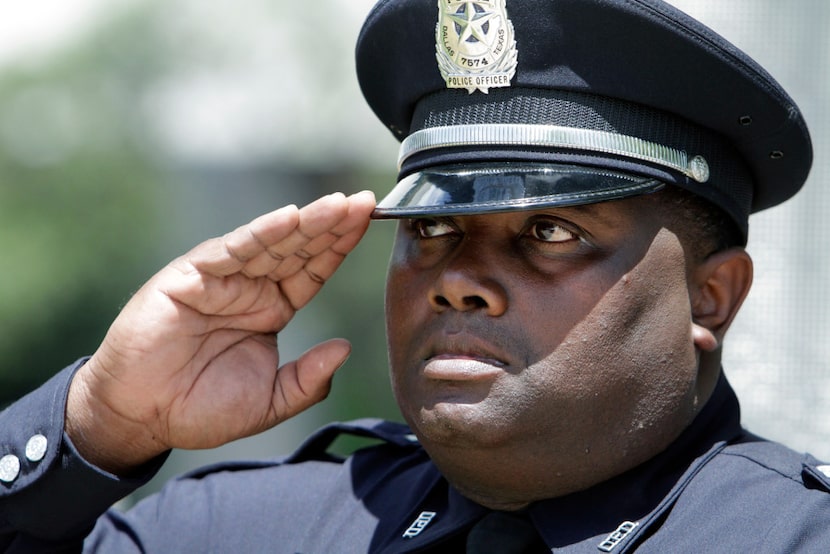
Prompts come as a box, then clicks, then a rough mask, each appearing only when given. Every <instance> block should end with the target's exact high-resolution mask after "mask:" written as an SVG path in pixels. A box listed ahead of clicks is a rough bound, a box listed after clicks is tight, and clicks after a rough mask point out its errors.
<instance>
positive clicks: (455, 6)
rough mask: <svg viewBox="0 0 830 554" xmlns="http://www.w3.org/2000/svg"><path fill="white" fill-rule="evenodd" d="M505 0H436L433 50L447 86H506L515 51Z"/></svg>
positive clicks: (515, 60)
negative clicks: (436, 22)
mask: <svg viewBox="0 0 830 554" xmlns="http://www.w3.org/2000/svg"><path fill="white" fill-rule="evenodd" d="M506 1H507V0H438V26H437V28H436V32H435V39H436V44H435V49H436V57H437V59H438V68H439V69H440V70H441V75H442V76H443V77H444V80H445V81H446V82H447V88H463V89H467V91H469V92H470V94H472V93H473V92H474V91H476V90H480V91H481V92H483V93H485V94H486V93H487V92H488V91H489V89H491V88H496V87H509V86H510V81H511V80H512V79H513V76H514V75H515V74H516V64H517V63H518V55H519V53H518V50H517V48H516V40H515V37H514V32H513V23H512V22H511V21H510V20H509V19H508V18H507V8H506V7H505V3H506Z"/></svg>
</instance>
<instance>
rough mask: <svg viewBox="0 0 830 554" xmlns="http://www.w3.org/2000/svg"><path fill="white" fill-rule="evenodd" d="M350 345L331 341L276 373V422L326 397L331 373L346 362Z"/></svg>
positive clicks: (340, 341)
mask: <svg viewBox="0 0 830 554" xmlns="http://www.w3.org/2000/svg"><path fill="white" fill-rule="evenodd" d="M351 350H352V345H351V344H350V343H349V341H347V340H345V339H332V340H328V341H326V342H323V343H320V344H318V345H316V346H313V347H312V348H310V349H309V350H307V351H306V352H305V353H303V355H301V356H300V357H299V358H297V360H296V361H293V362H288V363H287V364H285V365H284V366H282V367H281V368H280V369H279V371H278V372H277V379H276V382H275V383H274V397H273V400H272V402H273V406H274V413H275V415H276V417H277V421H276V422H274V423H275V424H276V423H279V422H282V421H285V420H286V419H288V418H290V417H293V416H295V415H297V414H298V413H300V412H302V411H303V410H306V409H308V408H310V407H311V406H313V405H314V404H316V403H317V402H320V401H321V400H323V399H324V398H326V397H327V396H328V394H329V390H330V389H331V379H332V377H333V376H334V372H335V371H337V370H338V369H340V367H341V366H342V365H343V364H344V363H345V362H346V360H347V359H348V357H349V354H350V353H351Z"/></svg>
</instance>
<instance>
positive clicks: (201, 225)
mask: <svg viewBox="0 0 830 554" xmlns="http://www.w3.org/2000/svg"><path fill="white" fill-rule="evenodd" d="M673 3H674V4H675V5H677V6H678V7H680V8H681V9H684V10H686V11H688V12H689V13H691V14H692V15H694V16H696V17H697V18H699V19H701V20H703V21H704V22H705V23H707V24H709V25H710V26H712V27H713V28H714V29H715V30H717V31H719V32H720V33H721V34H723V35H724V36H726V37H727V38H729V39H730V40H731V41H732V42H734V43H735V44H737V45H738V46H739V47H741V48H743V49H744V50H746V51H747V52H749V53H750V54H751V55H752V56H753V57H755V58H756V59H757V60H758V61H759V62H760V63H761V64H762V65H764V66H765V67H766V68H767V69H768V70H769V71H770V72H771V73H772V74H773V75H774V76H775V77H776V78H777V79H778V80H779V81H780V82H781V83H782V84H783V85H784V88H785V89H787V90H788V91H789V92H790V94H791V95H792V96H793V97H794V99H795V100H796V102H797V103H798V104H799V106H800V107H801V109H802V111H803V112H804V114H805V117H806V119H807V121H808V123H809V124H810V127H811V131H812V134H813V141H814V147H815V152H816V163H815V165H814V169H813V173H812V175H811V177H810V180H809V181H808V184H807V185H806V187H805V189H804V191H802V192H801V193H800V194H799V195H798V196H797V197H796V198H795V199H794V200H792V201H790V202H788V203H787V204H786V205H784V206H782V207H779V208H775V209H772V210H770V211H768V212H765V213H762V214H760V215H757V216H754V218H753V220H752V222H751V226H750V227H751V239H750V245H749V250H750V252H751V254H752V255H753V257H754V259H755V261H756V282H755V286H754V289H753V292H752V294H751V296H750V299H749V300H748V302H747V303H746V304H745V306H744V308H743V310H742V312H741V314H740V315H739V318H738V320H737V322H736V323H735V326H734V327H733V330H732V331H731V332H730V335H729V337H728V340H727V348H726V359H725V362H724V365H725V368H726V372H727V375H728V376H729V378H730V380H731V381H732V383H733V385H734V386H735V387H736V388H737V390H738V393H739V396H740V397H741V399H742V405H743V412H744V422H745V424H746V425H747V426H748V427H750V428H751V429H752V430H753V431H755V432H756V433H759V434H762V435H765V436H768V437H771V438H774V439H777V440H781V441H784V442H786V443H787V444H789V445H791V446H793V447H795V448H797V449H799V450H808V451H811V452H813V453H814V454H816V455H818V456H820V457H823V458H825V459H830V443H829V442H828V439H829V438H830V371H828V370H830V362H828V359H830V340H828V337H830V316H828V315H827V311H828V308H830V292H828V290H827V289H828V287H827V285H826V284H827V281H828V279H827V275H828V270H830V267H829V266H830V256H828V255H827V253H828V252H829V251H830V217H827V216H826V215H825V214H826V213H827V212H828V211H830V189H828V187H827V186H825V184H824V182H825V181H826V180H827V179H828V177H830V109H828V107H827V101H826V98H828V97H830V68H828V65H830V35H828V33H827V32H826V30H827V29H828V28H830V3H827V2H826V1H825V0H790V1H788V2H781V1H780V0H730V1H729V2H724V1H722V0H721V1H718V0H706V1H704V0H676V1H675V2H673ZM372 4H373V0H326V1H323V2H297V1H289V0H270V1H266V0H247V1H246V2H233V1H230V0H212V1H211V2H204V1H200V0H165V1H160V0H145V1H139V0H120V1H115V0H109V1H104V0H61V2H57V3H55V2H44V1H42V0H30V1H29V2H26V3H22V2H20V3H15V4H11V5H9V6H4V9H3V17H2V19H0V217H2V226H0V260H1V261H2V262H1V263H2V271H0V406H2V405H3V404H5V403H8V402H9V401H11V400H12V399H14V398H16V397H18V396H20V395H22V394H24V393H25V392H26V391H27V390H29V389H31V388H32V387H34V386H36V384H37V383H39V382H41V381H43V380H45V379H46V378H47V377H48V376H49V375H51V374H52V373H54V372H55V371H57V370H59V369H60V368H62V367H64V366H65V365H67V364H69V363H71V362H72V361H73V360H74V359H76V358H78V357H80V356H83V355H85V354H89V353H91V352H92V351H93V350H94V349H95V347H96V345H97V343H98V342H99V341H100V340H101V338H102V336H103V334H104V333H105V331H106V328H107V325H108V323H109V321H111V320H112V318H113V317H114V316H115V314H116V313H117V311H118V308H119V307H120V306H121V305H123V303H124V302H125V301H126V299H127V298H128V297H129V295H130V293H131V292H132V291H134V290H135V289H136V288H137V287H138V286H139V285H140V284H141V283H142V282H143V281H145V280H146V279H147V278H148V277H149V276H150V275H152V274H153V273H154V272H155V271H156V270H157V269H158V268H159V267H161V266H162V265H163V264H164V263H165V262H166V261H168V260H169V259H171V258H172V257H174V256H176V255H178V254H179V253H182V252H184V251H185V250H187V249H188V248H190V247H191V246H193V245H195V244H196V243H198V242H200V241H201V240H203V239H205V238H208V237H210V236H213V235H217V234H221V233H223V232H225V231H227V230H230V229H232V228H234V227H235V226H237V225H239V224H242V223H244V222H246V221H247V220H249V219H251V218H253V217H255V216H256V215H258V214H260V213H262V212H263V211H266V210H269V209H272V208H276V207H279V206H281V205H283V204H286V203H298V204H302V203H305V202H307V201H309V200H311V199H313V198H315V197H317V196H319V195H321V194H324V193H328V192H332V191H334V190H342V191H344V192H353V191H357V190H361V189H363V188H372V189H373V190H375V191H376V193H378V194H379V195H382V194H383V193H385V192H386V191H387V190H388V189H389V187H390V186H391V184H392V181H393V179H394V175H395V170H394V165H395V164H394V160H395V156H396V153H397V143H396V142H395V141H394V139H393V138H392V137H391V135H390V134H388V133H387V132H386V130H385V129H384V128H383V127H382V126H381V125H380V124H379V123H378V122H377V121H376V120H375V119H374V117H373V116H372V115H371V113H370V111H369V109H368V108H367V107H365V106H364V103H363V100H362V98H361V97H360V93H359V90H358V88H357V84H356V80H355V78H354V64H353V54H352V52H353V44H354V41H355V38H356V36H357V32H358V29H359V27H360V25H361V23H362V20H363V17H364V16H365V15H366V13H368V11H369V9H370V7H371V5H372ZM508 7H509V6H508ZM656 78H659V76H657V77H656ZM392 228H393V224H391V223H383V222H380V223H375V224H373V225H372V227H371V229H370V232H369V236H368V237H367V240H365V241H364V242H363V243H361V245H360V246H359V247H358V249H357V250H356V252H355V253H354V255H353V256H352V257H351V258H349V259H348V260H347V261H346V263H345V265H344V267H343V269H342V271H341V273H340V274H339V275H338V277H337V278H335V279H334V280H333V281H332V282H331V283H329V284H328V285H327V287H326V288H325V289H324V291H323V293H322V294H321V295H320V296H319V297H318V299H316V300H315V301H314V302H313V303H312V304H311V306H310V307H309V308H308V309H307V310H305V311H303V312H302V313H301V314H300V315H299V316H298V317H297V318H296V320H295V322H294V323H292V325H291V327H290V328H289V329H288V330H287V331H286V332H284V333H283V334H282V335H281V336H280V338H279V342H280V347H281V352H282V353H283V356H284V357H285V358H286V359H288V358H293V357H296V356H297V355H298V354H299V353H301V352H302V351H303V350H305V349H306V348H308V347H309V346H311V345H312V344H314V343H316V342H318V341H320V340H323V339H326V338H329V337H332V336H344V337H346V338H348V339H350V340H351V341H352V342H353V344H354V353H353V355H352V358H351V359H350V361H349V362H348V364H347V365H346V366H345V367H344V368H343V369H342V370H341V372H340V373H338V376H337V377H336V380H335V386H334V389H333V391H332V394H331V397H330V399H329V400H328V401H327V402H325V403H323V404H321V405H319V406H317V407H315V408H313V409H311V410H309V411H308V412H307V413H305V414H303V415H301V416H300V417H298V418H296V419H295V420H292V421H291V422H288V423H286V424H284V425H282V426H280V427H279V428H277V429H275V430H272V431H270V432H268V433H266V434H264V435H263V436H261V437H257V438H252V439H246V440H243V441H238V442H237V443H234V444H231V445H228V446H226V447H223V448H220V449H217V450H213V451H207V452H177V453H175V454H174V456H173V457H172V458H171V461H170V463H168V465H167V466H166V467H165V469H164V471H163V474H162V475H161V476H160V477H159V478H158V479H156V480H155V481H154V482H153V483H151V485H149V486H148V487H147V491H149V490H154V489H155V488H157V487H158V484H159V483H160V482H161V480H163V479H165V478H167V477H169V476H170V475H171V474H174V473H180V472H181V471H184V470H185V469H187V468H190V467H193V466H195V465H201V464H204V463H207V462H210V461H215V460H221V459H227V458H229V457H268V456H275V455H278V454H282V453H287V452H289V451H291V450H292V449H293V448H294V447H295V446H296V445H297V444H298V443H299V441H301V440H302V437H303V436H305V435H306V434H307V433H308V432H309V431H310V430H312V429H313V428H316V427H318V426H319V425H322V424H323V423H325V422H327V421H331V420H334V419H352V418H356V417H364V416H380V417H386V418H392V419H400V417H399V415H398V413H397V410H396V408H395V405H394V402H393V400H392V398H391V393H390V390H389V385H388V379H387V369H386V354H385V346H384V344H385V343H384V337H383V306H382V296H383V295H382V289H383V281H384V271H385V264H386V260H387V257H388V251H389V247H390V244H391V232H392ZM145 492H146V491H145Z"/></svg>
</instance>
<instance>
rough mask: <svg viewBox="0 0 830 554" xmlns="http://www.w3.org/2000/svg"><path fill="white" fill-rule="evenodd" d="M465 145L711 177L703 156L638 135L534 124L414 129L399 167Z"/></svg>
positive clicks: (404, 145)
mask: <svg viewBox="0 0 830 554" xmlns="http://www.w3.org/2000/svg"><path fill="white" fill-rule="evenodd" d="M459 146H460V147H463V146H528V147H542V148H567V149H577V150H587V151H591V152H601V153H604V154H612V155H618V156H623V157H627V158H633V159H636V160H641V161H645V162H648V163H652V164H655V165H659V166H662V167H666V168H669V169H672V170H675V171H677V172H680V173H682V174H683V175H686V176H687V177H689V178H691V179H694V180H695V181H697V182H698V183H705V182H706V181H708V180H709V175H710V171H709V164H708V163H707V162H706V159H705V158H703V157H702V156H695V157H693V158H691V159H689V156H688V155H687V154H686V152H683V151H682V150H677V149H675V148H670V147H668V146H664V145H662V144H657V143H655V142H650V141H647V140H643V139H640V138H637V137H632V136H628V135H620V134H617V133H611V132H607V131H598V130H594V129H582V128H576V127H564V126H559V125H531V124H478V125H453V126H443V127H429V128H426V129H421V130H419V131H415V132H414V133H412V134H411V135H409V136H408V137H407V138H406V139H405V140H404V141H403V143H402V144H401V149H400V154H399V155H398V169H400V168H401V167H402V165H403V163H404V162H405V161H406V160H407V159H408V158H409V157H411V156H414V155H415V154H418V153H419V152H423V151H425V150H431V149H436V148H448V147H459Z"/></svg>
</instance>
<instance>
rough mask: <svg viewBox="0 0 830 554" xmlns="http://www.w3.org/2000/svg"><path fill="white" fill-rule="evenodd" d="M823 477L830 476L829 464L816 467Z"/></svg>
mask: <svg viewBox="0 0 830 554" xmlns="http://www.w3.org/2000/svg"><path fill="white" fill-rule="evenodd" d="M816 469H817V470H819V471H820V472H821V473H822V474H823V475H824V476H825V477H830V466H818V467H816Z"/></svg>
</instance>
